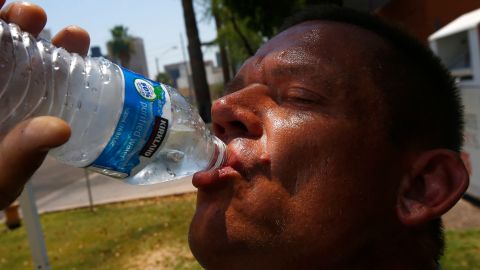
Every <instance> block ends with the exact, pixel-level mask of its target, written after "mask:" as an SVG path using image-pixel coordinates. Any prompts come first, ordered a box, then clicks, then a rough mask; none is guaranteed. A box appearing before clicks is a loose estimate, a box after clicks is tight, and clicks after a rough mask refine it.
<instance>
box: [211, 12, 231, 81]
mask: <svg viewBox="0 0 480 270" xmlns="http://www.w3.org/2000/svg"><path fill="white" fill-rule="evenodd" d="M213 18H214V19H215V25H216V27H217V37H218V31H220V29H221V28H222V20H221V19H220V16H218V14H217V13H216V12H214V13H213ZM218 47H220V60H221V61H222V72H223V85H225V84H227V83H228V82H229V81H230V67H229V64H228V57H227V50H226V48H225V42H223V40H219V42H218Z"/></svg>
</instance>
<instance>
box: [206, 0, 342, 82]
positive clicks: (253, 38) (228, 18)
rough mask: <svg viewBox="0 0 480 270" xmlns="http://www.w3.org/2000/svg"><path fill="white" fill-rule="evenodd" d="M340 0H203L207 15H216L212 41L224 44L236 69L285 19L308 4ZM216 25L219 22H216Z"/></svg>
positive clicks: (211, 16)
mask: <svg viewBox="0 0 480 270" xmlns="http://www.w3.org/2000/svg"><path fill="white" fill-rule="evenodd" d="M342 2H343V1H342V0H242V1H237V0H203V5H204V6H205V7H206V8H205V9H206V12H205V15H206V17H207V18H215V19H216V20H217V18H216V17H219V19H220V20H221V22H222V24H221V26H220V27H217V39H216V40H215V41H214V43H216V44H218V45H219V46H221V45H222V44H223V45H224V46H225V47H226V50H227V53H228V58H229V60H230V62H231V63H232V64H231V67H232V69H233V71H234V73H235V69H236V68H237V67H238V66H239V65H240V64H241V63H243V62H244V61H245V59H246V58H248V57H249V56H252V55H253V54H254V53H255V51H256V50H257V49H258V48H259V47H260V46H261V44H262V43H263V42H265V41H266V40H268V39H269V38H270V37H272V36H273V35H275V34H276V32H277V31H278V29H279V27H280V26H281V25H282V24H283V23H284V21H285V19H286V18H287V17H289V16H291V15H292V14H293V13H295V12H296V11H298V10H300V9H301V8H303V7H305V6H307V5H317V4H326V3H329V4H337V5H342ZM217 26H218V25H217Z"/></svg>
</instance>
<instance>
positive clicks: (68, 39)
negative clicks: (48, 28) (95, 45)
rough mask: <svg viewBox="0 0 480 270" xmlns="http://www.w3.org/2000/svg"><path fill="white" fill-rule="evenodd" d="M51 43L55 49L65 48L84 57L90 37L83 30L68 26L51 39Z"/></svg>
mask: <svg viewBox="0 0 480 270" xmlns="http://www.w3.org/2000/svg"><path fill="white" fill-rule="evenodd" d="M52 43H53V44H54V45H55V46H57V47H62V48H65V49H66V50H67V51H69V52H72V53H74V52H75V53H78V54H80V55H82V56H86V55H87V53H88V47H89V46H90V36H89V35H88V32H87V31H85V30H84V29H83V28H80V27H78V26H68V27H66V28H64V29H62V30H61V31H60V32H58V34H56V35H55V36H54V37H53V38H52Z"/></svg>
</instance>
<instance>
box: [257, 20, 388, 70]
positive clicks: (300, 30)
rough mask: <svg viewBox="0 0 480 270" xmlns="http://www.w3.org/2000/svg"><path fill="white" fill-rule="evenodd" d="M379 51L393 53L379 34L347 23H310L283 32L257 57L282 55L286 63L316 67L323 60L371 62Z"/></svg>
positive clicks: (264, 47) (262, 48) (258, 52)
mask: <svg viewBox="0 0 480 270" xmlns="http://www.w3.org/2000/svg"><path fill="white" fill-rule="evenodd" d="M380 51H383V52H387V51H388V52H392V49H391V47H390V46H389V45H388V43H387V42H386V41H385V40H384V39H383V38H381V37H380V36H378V35H377V34H375V33H373V32H371V31H369V30H366V29H363V28H360V27H358V26H355V25H350V24H347V23H341V22H333V21H307V22H304V23H301V24H298V25H295V26H292V27H290V28H288V29H286V30H285V31H283V32H281V33H280V34H278V35H277V36H275V37H274V38H272V39H271V40H270V41H269V42H267V43H266V44H265V45H263V46H262V47H261V48H260V49H259V50H258V51H257V53H256V55H255V56H256V57H260V58H264V57H266V56H269V55H272V54H281V56H282V58H284V59H285V60H286V61H293V62H298V63H302V64H306V65H308V64H317V63H318V62H319V61H320V60H335V61H337V62H338V61H340V63H338V64H341V62H343V61H345V62H347V63H352V62H360V63H364V64H367V63H368V62H370V61H372V60H374V59H375V58H378V54H379V52H380Z"/></svg>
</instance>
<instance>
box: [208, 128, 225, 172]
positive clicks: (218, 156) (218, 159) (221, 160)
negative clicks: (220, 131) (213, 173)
mask: <svg viewBox="0 0 480 270" xmlns="http://www.w3.org/2000/svg"><path fill="white" fill-rule="evenodd" d="M212 140H213V143H214V145H215V150H214V152H213V156H212V159H211V160H210V163H209V165H208V168H207V170H210V169H217V168H220V167H221V166H223V165H224V164H225V163H226V162H227V151H226V149H227V146H226V145H225V143H224V142H222V141H221V140H220V139H219V138H217V137H215V136H212Z"/></svg>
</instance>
